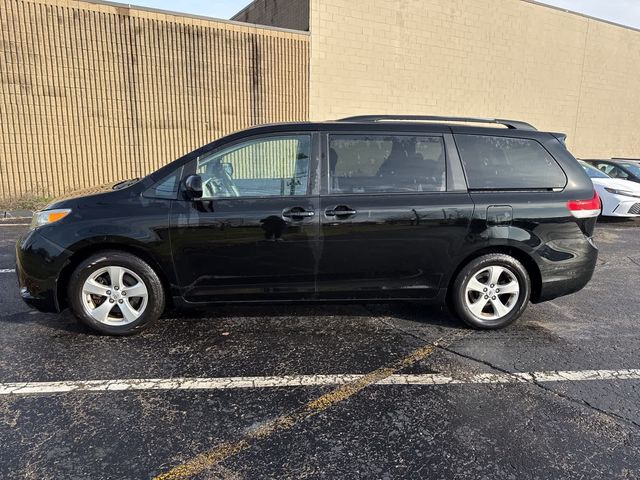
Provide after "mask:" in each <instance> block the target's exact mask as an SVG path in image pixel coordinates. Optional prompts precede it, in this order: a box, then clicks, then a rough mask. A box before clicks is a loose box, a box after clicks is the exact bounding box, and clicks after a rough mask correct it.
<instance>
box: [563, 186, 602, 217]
mask: <svg viewBox="0 0 640 480" xmlns="http://www.w3.org/2000/svg"><path fill="white" fill-rule="evenodd" d="M567 208H568V209H569V211H570V212H571V215H573V216H574V217H576V218H592V217H597V216H598V215H600V208H601V207H600V197H599V196H598V193H597V192H593V198H592V199H591V200H569V201H568V202H567Z"/></svg>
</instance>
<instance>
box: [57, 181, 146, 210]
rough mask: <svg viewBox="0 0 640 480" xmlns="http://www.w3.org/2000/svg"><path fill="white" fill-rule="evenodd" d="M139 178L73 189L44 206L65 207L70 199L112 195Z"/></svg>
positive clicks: (134, 182) (93, 198)
mask: <svg viewBox="0 0 640 480" xmlns="http://www.w3.org/2000/svg"><path fill="white" fill-rule="evenodd" d="M138 180H139V179H133V180H125V181H118V182H110V183H104V184H102V185H98V186H95V187H90V188H82V189H78V190H72V191H70V192H67V193H65V194H63V195H61V196H59V197H56V199H55V200H54V201H53V202H51V203H50V204H49V205H47V206H46V207H45V208H44V210H50V209H52V208H63V207H65V206H67V204H68V203H69V201H70V200H79V199H87V200H89V199H91V200H95V199H96V198H97V197H101V196H103V195H110V194H111V193H113V192H115V191H118V190H125V189H127V188H128V187H131V186H132V185H134V184H136V183H137V182H138Z"/></svg>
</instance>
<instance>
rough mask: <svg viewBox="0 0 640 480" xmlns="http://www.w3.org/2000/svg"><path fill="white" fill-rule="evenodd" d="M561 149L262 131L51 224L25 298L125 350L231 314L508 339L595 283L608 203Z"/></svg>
mask: <svg viewBox="0 0 640 480" xmlns="http://www.w3.org/2000/svg"><path fill="white" fill-rule="evenodd" d="M564 140H565V137H564V135H562V134H556V133H546V132H540V131H537V130H536V129H535V128H533V127H532V126H531V125H529V124H526V123H523V122H516V121H508V120H495V119H469V118H454V117H431V116H362V117H351V118H347V119H344V120H340V121H336V122H326V123H286V124H278V125H266V126H260V127H255V128H250V129H248V130H245V131H242V132H239V133H234V134H232V135H229V136H227V137H225V138H222V139H220V140H217V141H215V142H213V143H211V144H209V145H206V146H204V147H202V148H199V149H198V150H195V151H194V152H191V153H189V154H187V155H185V156H184V157H182V158H179V159H178V160H176V161H174V162H172V163H170V164H169V165H167V166H165V167H163V168H161V169H160V170H158V171H156V172H154V173H152V174H151V175H149V176H147V177H145V178H142V179H140V180H132V181H127V182H123V183H121V184H118V185H116V186H115V187H114V188H113V189H112V190H110V191H108V192H106V193H99V194H94V195H90V196H84V197H80V198H74V199H70V200H69V199H67V200H62V201H58V202H56V203H53V204H51V205H49V206H48V207H46V208H45V209H44V210H42V211H40V212H37V213H36V214H35V216H34V218H33V223H32V228H31V229H30V231H29V232H28V233H27V234H26V235H25V236H23V237H22V238H21V239H20V241H19V242H18V244H17V272H18V277H19V282H20V286H21V290H20V291H21V295H22V298H23V299H24V300H25V302H27V303H28V304H29V305H32V306H34V307H36V308H38V309H40V310H42V311H48V312H59V311H61V310H62V309H64V308H66V307H69V308H71V310H72V311H73V313H74V314H75V315H76V316H77V317H78V318H79V319H80V320H81V321H82V322H84V323H86V324H87V325H89V326H90V327H92V328H94V329H95V330H98V331H100V332H102V333H106V334H112V335H124V334H131V333H134V332H137V331H140V330H142V329H143V328H145V327H147V326H149V325H150V324H151V323H152V322H154V321H155V320H157V319H158V317H159V316H160V315H161V314H162V312H163V310H164V309H165V307H166V306H167V305H169V304H171V305H174V306H176V307H180V306H203V305H212V304H221V303H224V304H227V303H231V302H287V303H293V302H316V301H358V302H376V301H395V300H420V301H424V302H431V303H446V304H448V305H449V306H450V308H451V309H452V311H453V312H454V313H455V314H456V315H457V317H459V318H460V319H461V320H463V321H464V322H466V323H467V324H468V325H470V326H471V327H475V328H481V329H494V328H500V327H504V326H506V325H509V324H510V323H512V322H513V321H514V320H516V319H517V318H518V317H520V316H521V315H522V313H523V311H524V310H525V308H526V307H527V305H528V303H529V301H531V302H534V303H535V302H542V301H545V300H550V299H553V298H556V297H559V296H561V295H567V294H570V293H573V292H577V291H578V290H580V289H581V288H583V287H584V286H585V285H586V284H587V282H589V280H590V279H591V276H592V274H593V271H594V267H595V264H596V258H597V252H598V250H597V248H596V246H595V244H594V241H593V238H592V235H593V231H594V227H595V224H596V219H597V217H598V215H599V213H600V200H599V198H598V196H597V195H596V193H595V191H594V188H593V184H592V183H591V180H590V179H589V177H588V176H587V174H586V173H585V171H584V170H583V168H582V167H581V166H580V165H579V163H578V162H577V161H576V160H575V158H574V157H573V156H572V155H571V154H570V153H569V152H568V151H567V148H566V147H565V144H564Z"/></svg>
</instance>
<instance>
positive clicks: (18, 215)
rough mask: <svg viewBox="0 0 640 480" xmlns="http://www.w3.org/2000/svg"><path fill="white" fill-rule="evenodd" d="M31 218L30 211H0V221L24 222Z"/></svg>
mask: <svg viewBox="0 0 640 480" xmlns="http://www.w3.org/2000/svg"><path fill="white" fill-rule="evenodd" d="M31 217H33V212H32V211H30V210H0V220H9V219H11V220H21V219H22V220H24V219H27V218H31Z"/></svg>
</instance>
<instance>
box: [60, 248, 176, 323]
mask: <svg viewBox="0 0 640 480" xmlns="http://www.w3.org/2000/svg"><path fill="white" fill-rule="evenodd" d="M68 298H69V303H70V305H71V309H72V310H73V313H74V314H75V316H76V317H77V318H78V319H79V320H81V321H82V322H83V323H85V324H86V325H88V326H90V327H91V328H93V329H95V330H97V331H99V332H101V333H106V334H108V335H130V334H132V333H135V332H138V331H140V330H142V329H143V328H145V327H147V326H149V325H150V324H151V323H153V322H154V321H155V320H157V319H158V317H159V316H160V314H161V313H162V311H163V309H164V302H165V299H164V290H163V287H162V283H161V282H160V279H159V278H158V275H157V274H156V272H155V271H154V270H153V268H151V267H150V266H149V265H148V264H147V263H146V262H144V261H143V260H141V259H140V258H138V257H136V256H134V255H131V254H129V253H126V252H119V251H105V252H101V253H99V254H97V255H93V256H91V257H89V258H88V259H86V260H85V261H84V262H82V263H81V264H80V265H78V267H77V268H76V269H75V270H74V272H73V274H72V275H71V279H70V281H69V289H68Z"/></svg>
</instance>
